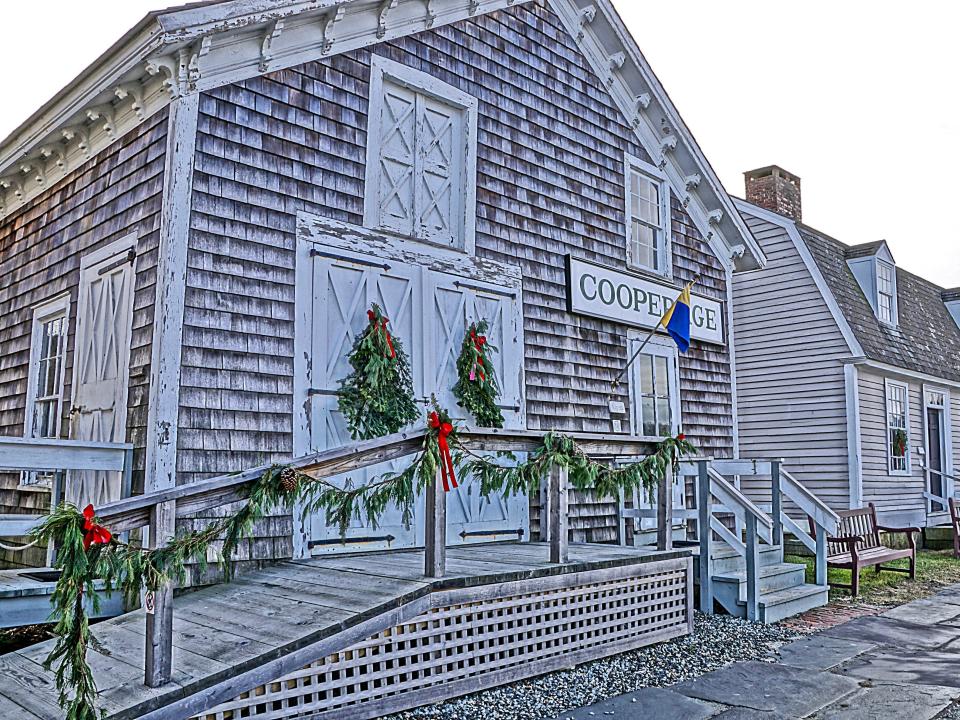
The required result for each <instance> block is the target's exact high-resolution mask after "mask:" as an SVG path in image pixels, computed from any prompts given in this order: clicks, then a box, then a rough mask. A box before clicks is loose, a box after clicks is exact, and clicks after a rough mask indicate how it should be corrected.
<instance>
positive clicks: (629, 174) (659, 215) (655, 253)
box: [624, 153, 671, 277]
mask: <svg viewBox="0 0 960 720" xmlns="http://www.w3.org/2000/svg"><path fill="white" fill-rule="evenodd" d="M624 158H625V159H624V168H625V169H626V173H625V174H626V177H625V185H626V198H627V264H628V265H630V266H631V267H634V268H638V269H640V270H651V271H653V272H655V273H658V274H660V275H665V276H668V277H669V276H670V275H671V268H670V189H669V187H668V186H667V182H666V178H665V177H664V175H663V173H662V172H660V171H659V170H658V169H657V168H656V167H654V166H653V165H651V164H650V163H647V162H644V161H643V160H641V159H640V158H637V157H634V156H633V155H630V154H629V153H626V154H625V156H624Z"/></svg>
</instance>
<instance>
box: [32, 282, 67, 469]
mask: <svg viewBox="0 0 960 720" xmlns="http://www.w3.org/2000/svg"><path fill="white" fill-rule="evenodd" d="M69 312H70V297H69V296H67V295H65V296H63V297H60V298H57V299H56V300H52V301H50V302H47V303H44V304H43V305H39V306H37V307H36V308H34V310H33V323H32V327H31V332H30V367H29V375H28V378H27V406H26V419H25V422H24V437H28V438H55V437H59V435H60V420H61V418H62V416H63V379H64V363H65V361H66V356H67V332H68V327H67V325H68V322H69ZM50 480H51V476H50V474H49V473H35V472H25V473H23V475H22V476H21V484H23V485H27V486H31V485H44V486H46V485H49V484H50Z"/></svg>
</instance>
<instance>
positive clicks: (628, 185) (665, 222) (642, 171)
mask: <svg viewBox="0 0 960 720" xmlns="http://www.w3.org/2000/svg"><path fill="white" fill-rule="evenodd" d="M623 167H624V171H625V172H624V174H625V177H624V183H623V189H624V193H623V195H624V200H625V205H624V207H625V213H626V214H625V217H626V219H627V264H628V265H630V266H631V267H634V268H636V269H638V270H646V271H649V272H655V273H657V274H658V275H663V276H664V277H666V278H668V279H672V278H673V243H672V237H673V233H672V232H671V225H672V221H671V218H670V188H669V186H668V184H667V178H666V176H665V175H664V174H663V173H662V172H660V169H659V168H657V167H655V166H654V165H651V164H650V163H648V162H644V161H643V160H641V159H640V158H638V157H636V156H634V155H631V154H630V153H624V154H623ZM634 175H639V176H640V177H641V178H643V177H645V178H647V179H648V180H652V181H654V182H655V183H656V184H657V188H658V190H657V192H658V194H659V198H658V199H659V201H660V202H659V212H660V235H659V237H658V240H659V243H660V247H658V248H657V250H658V252H657V255H658V257H657V262H658V264H659V268H652V267H647V266H644V265H643V264H642V263H641V262H639V260H638V259H637V258H636V257H634V253H633V243H634V237H633V222H632V218H633V217H634V215H635V213H634V210H633V201H632V197H631V196H632V183H633V176H634ZM725 265H726V263H725Z"/></svg>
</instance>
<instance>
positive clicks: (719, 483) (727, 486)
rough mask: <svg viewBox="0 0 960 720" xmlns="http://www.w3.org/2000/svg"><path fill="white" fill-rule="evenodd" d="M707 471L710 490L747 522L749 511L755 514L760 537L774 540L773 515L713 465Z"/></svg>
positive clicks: (770, 540) (768, 540)
mask: <svg viewBox="0 0 960 720" xmlns="http://www.w3.org/2000/svg"><path fill="white" fill-rule="evenodd" d="M707 473H708V474H709V476H710V481H711V482H710V492H711V493H712V494H713V495H714V496H715V497H716V498H717V499H718V500H719V501H720V502H722V503H723V504H724V505H725V506H726V507H727V508H728V509H729V510H730V511H731V512H732V513H734V514H735V515H736V516H737V517H738V518H740V520H741V521H743V522H746V520H747V516H746V514H747V513H750V514H751V515H753V516H754V518H756V520H757V531H758V533H760V537H761V538H762V539H763V540H765V541H767V542H768V543H771V542H773V520H772V519H771V517H770V516H769V515H767V514H766V513H765V512H764V511H763V510H761V509H760V508H758V507H757V506H756V505H755V504H754V503H753V502H752V501H751V500H750V499H749V498H748V497H747V496H746V495H744V494H743V493H742V492H740V491H739V490H738V489H737V488H735V487H734V486H733V485H732V484H731V483H730V482H729V481H728V480H727V479H726V478H725V477H723V475H721V474H720V473H718V472H717V471H716V470H714V469H713V468H712V467H710V468H708V469H707ZM738 510H739V511H738Z"/></svg>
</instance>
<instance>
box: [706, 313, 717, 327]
mask: <svg viewBox="0 0 960 720" xmlns="http://www.w3.org/2000/svg"><path fill="white" fill-rule="evenodd" d="M716 329H717V313H716V311H715V310H713V309H712V308H707V330H716Z"/></svg>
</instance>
